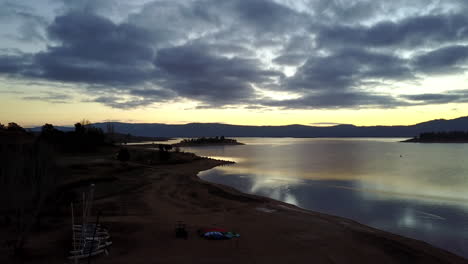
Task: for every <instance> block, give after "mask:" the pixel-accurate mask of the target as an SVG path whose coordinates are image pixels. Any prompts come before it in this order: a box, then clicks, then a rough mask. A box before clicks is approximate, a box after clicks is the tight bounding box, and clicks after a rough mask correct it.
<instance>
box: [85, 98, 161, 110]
mask: <svg viewBox="0 0 468 264" xmlns="http://www.w3.org/2000/svg"><path fill="white" fill-rule="evenodd" d="M87 102H96V103H102V104H104V105H106V106H109V107H112V108H118V109H132V108H136V107H142V106H148V105H151V104H153V103H154V100H152V99H151V98H130V99H126V98H122V97H118V96H100V97H97V98H95V99H93V100H88V101H87Z"/></svg>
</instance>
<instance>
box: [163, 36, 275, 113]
mask: <svg viewBox="0 0 468 264" xmlns="http://www.w3.org/2000/svg"><path fill="white" fill-rule="evenodd" d="M155 65H156V66H157V67H158V68H159V69H160V70H161V71H162V72H163V73H165V76H164V79H163V83H162V85H163V86H165V87H169V88H171V89H172V90H174V91H176V92H177V93H178V94H179V95H180V96H183V97H186V98H189V99H196V100H201V101H203V102H206V103H209V104H212V105H218V104H236V103H239V102H242V101H245V100H247V99H249V98H252V96H253V95H254V89H253V87H252V85H251V84H252V83H256V84H259V85H261V84H262V83H266V82H269V81H271V80H272V79H273V78H277V77H282V75H283V74H282V73H281V72H277V71H272V70H264V69H262V67H261V63H260V62H259V61H258V60H256V59H245V58H238V57H233V58H226V57H222V56H218V55H215V54H212V53H210V51H209V50H207V49H203V48H199V47H196V46H191V45H187V46H180V47H174V48H167V49H162V50H160V51H159V52H158V55H157V57H156V60H155Z"/></svg>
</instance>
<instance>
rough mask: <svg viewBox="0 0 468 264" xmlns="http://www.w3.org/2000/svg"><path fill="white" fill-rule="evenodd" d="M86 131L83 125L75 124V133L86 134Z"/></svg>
mask: <svg viewBox="0 0 468 264" xmlns="http://www.w3.org/2000/svg"><path fill="white" fill-rule="evenodd" d="M85 130H86V129H85V127H84V126H83V125H82V124H81V123H76V124H75V133H78V134H84V132H85Z"/></svg>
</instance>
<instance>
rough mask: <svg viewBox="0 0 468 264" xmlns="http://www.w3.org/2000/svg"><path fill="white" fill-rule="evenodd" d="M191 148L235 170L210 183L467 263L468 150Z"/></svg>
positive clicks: (320, 145) (219, 172) (291, 145)
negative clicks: (349, 223)
mask: <svg viewBox="0 0 468 264" xmlns="http://www.w3.org/2000/svg"><path fill="white" fill-rule="evenodd" d="M237 140H238V141H239V142H243V143H246V145H239V146H204V147H185V148H183V150H184V151H188V152H194V153H196V154H198V155H201V156H208V157H213V158H218V159H225V160H232V161H235V162H236V164H234V165H230V166H222V167H216V168H214V169H211V170H208V171H204V172H201V173H200V174H199V176H200V177H201V178H203V179H205V180H208V181H211V182H216V183H222V184H226V185H229V186H232V187H234V188H236V189H238V190H240V191H243V192H247V193H252V194H257V195H262V196H267V197H270V198H273V199H276V200H280V201H283V202H287V203H291V204H294V205H297V206H299V207H302V208H306V209H310V210H313V211H318V212H322V213H327V214H331V215H337V216H342V217H346V218H350V219H353V220H355V221H358V222H360V223H363V224H365V225H369V226H372V227H375V228H378V229H382V230H386V231H389V232H392V233H396V234H400V235H403V236H407V237H411V238H415V239H419V240H423V241H426V242H428V243H430V244H432V245H435V246H437V247H440V248H444V249H446V250H449V251H451V252H454V253H456V254H458V255H461V256H464V257H467V258H468V144H418V143H400V142H399V141H401V140H402V139H398V138H397V139H395V138H384V139H380V138H379V139H375V138H346V139H342V138H321V139H312V138H308V139H305V138H237Z"/></svg>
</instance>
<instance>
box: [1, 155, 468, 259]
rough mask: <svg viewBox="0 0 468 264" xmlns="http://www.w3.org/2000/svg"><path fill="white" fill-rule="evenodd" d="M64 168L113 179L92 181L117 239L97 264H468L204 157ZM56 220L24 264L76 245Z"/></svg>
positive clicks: (88, 162) (95, 161) (36, 237)
mask: <svg viewBox="0 0 468 264" xmlns="http://www.w3.org/2000/svg"><path fill="white" fill-rule="evenodd" d="M180 155H185V154H180ZM187 155H189V154H187ZM191 157H192V156H191ZM65 163H67V164H68V165H67V166H71V167H73V166H75V164H80V165H83V164H85V165H84V168H85V169H83V168H74V167H73V168H74V169H73V170H72V172H73V173H74V174H76V175H78V173H81V176H86V177H88V178H89V177H91V178H92V177H95V178H96V179H98V177H103V176H106V177H108V175H112V176H113V177H115V178H116V180H115V181H102V182H97V183H96V190H97V195H96V200H95V205H94V207H95V209H96V210H100V211H102V223H103V224H105V225H107V226H109V227H110V228H109V230H110V233H111V237H112V241H113V245H112V248H111V251H110V255H109V256H99V257H96V258H94V259H93V260H92V261H94V262H97V263H113V264H115V263H117V264H118V263H148V261H149V260H151V261H149V262H151V263H307V262H311V261H312V262H314V263H330V262H333V263H375V262H383V263H468V261H467V260H466V259H463V258H462V257H459V256H457V255H455V254H453V253H450V252H448V251H445V250H443V249H439V248H436V247H434V246H432V245H430V244H428V243H425V242H422V241H418V240H414V239H410V238H406V237H402V236H399V235H396V234H391V233H388V232H385V231H381V230H378V229H375V228H372V227H368V226H365V225H362V224H360V223H358V222H356V221H353V220H349V219H346V218H342V217H338V216H332V215H327V214H323V213H318V212H313V211H309V210H306V209H302V208H299V207H297V206H295V205H291V204H287V203H284V202H281V201H277V200H274V199H271V198H267V197H262V196H257V195H253V194H247V193H242V192H240V191H238V190H236V189H234V188H232V187H229V186H225V185H222V184H217V183H211V182H208V181H205V180H203V179H201V178H200V177H199V176H198V174H199V172H201V171H205V170H208V169H212V168H215V167H216V166H221V165H225V164H231V163H232V162H228V161H222V160H213V159H209V158H200V157H198V158H193V159H192V160H190V161H188V162H185V163H176V164H156V165H151V166H148V165H143V164H140V163H134V162H130V163H129V164H128V165H127V166H126V167H122V165H121V164H120V163H118V162H117V161H113V160H109V159H108V157H107V156H105V157H102V158H96V157H94V156H93V157H92V158H90V157H84V158H83V157H78V158H77V157H73V158H70V160H67V162H65ZM76 179H80V178H79V177H78V176H76V178H75V180H76ZM132 186H133V187H134V188H132ZM59 220H60V221H59ZM59 220H57V219H54V218H53V219H52V220H51V221H50V223H49V224H48V225H49V226H48V228H47V230H48V231H45V232H41V233H35V234H33V236H32V237H31V241H30V243H29V244H28V248H29V249H30V251H31V256H30V257H29V258H28V261H25V262H24V263H43V262H44V261H47V262H48V263H64V260H65V258H66V256H65V254H66V252H67V251H68V250H69V242H70V239H71V238H70V235H71V232H70V231H69V229H70V227H69V221H70V220H69V209H67V210H64V215H63V216H62V217H61V218H59ZM177 221H183V222H184V223H185V224H186V225H187V230H188V232H189V238H188V239H187V240H183V239H182V240H181V239H176V238H175V235H174V226H175V224H176V223H177ZM205 227H219V228H226V229H228V230H231V231H235V232H237V233H240V235H241V237H240V238H238V239H233V240H223V241H210V240H205V239H203V238H200V237H199V236H198V235H196V231H197V230H198V229H199V228H205ZM57 252H60V253H57ZM1 259H2V257H0V260H1ZM0 262H1V261H0ZM5 263H9V262H8V261H6V262H5Z"/></svg>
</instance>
